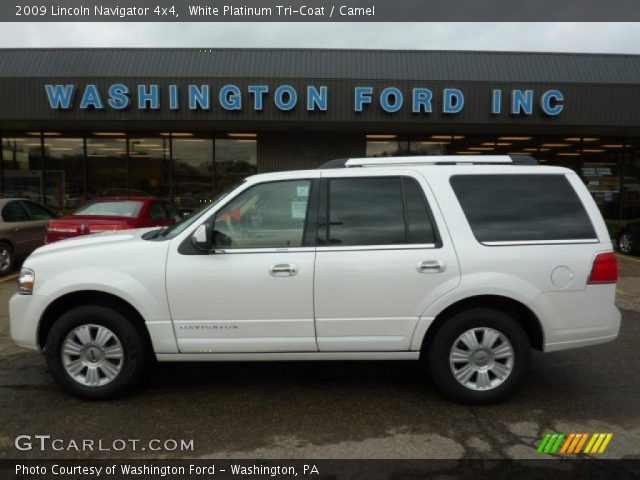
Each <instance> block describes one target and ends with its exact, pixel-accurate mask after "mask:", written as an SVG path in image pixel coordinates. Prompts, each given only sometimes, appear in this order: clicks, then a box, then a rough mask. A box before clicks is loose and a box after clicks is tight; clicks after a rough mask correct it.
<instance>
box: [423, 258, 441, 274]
mask: <svg viewBox="0 0 640 480" xmlns="http://www.w3.org/2000/svg"><path fill="white" fill-rule="evenodd" d="M417 267H418V272H420V273H440V272H444V271H445V270H446V269H447V264H446V263H445V261H444V260H425V261H423V262H418V265H417Z"/></svg>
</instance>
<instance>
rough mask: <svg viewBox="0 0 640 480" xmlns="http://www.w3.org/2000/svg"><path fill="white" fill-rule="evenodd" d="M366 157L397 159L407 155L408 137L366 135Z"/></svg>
mask: <svg viewBox="0 0 640 480" xmlns="http://www.w3.org/2000/svg"><path fill="white" fill-rule="evenodd" d="M366 155H367V157H397V156H402V155H409V139H408V137H400V136H399V135H391V134H384V135H378V134H371V135H367V152H366Z"/></svg>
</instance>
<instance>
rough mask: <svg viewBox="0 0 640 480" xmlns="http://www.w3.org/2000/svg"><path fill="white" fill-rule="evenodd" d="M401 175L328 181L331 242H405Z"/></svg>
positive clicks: (377, 243)
mask: <svg viewBox="0 0 640 480" xmlns="http://www.w3.org/2000/svg"><path fill="white" fill-rule="evenodd" d="M406 241H407V232H406V230H405V222H404V208H403V203H402V189H401V186H400V178H399V177H371V178H336V179H332V180H330V181H329V244H331V245H392V244H398V243H406Z"/></svg>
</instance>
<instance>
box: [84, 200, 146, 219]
mask: <svg viewBox="0 0 640 480" xmlns="http://www.w3.org/2000/svg"><path fill="white" fill-rule="evenodd" d="M141 208H142V202H136V201H131V200H126V201H122V202H92V203H87V204H86V205H83V206H82V207H80V208H79V209H77V210H76V211H75V212H73V215H106V216H111V217H134V218H135V217H137V216H138V213H140V209H141Z"/></svg>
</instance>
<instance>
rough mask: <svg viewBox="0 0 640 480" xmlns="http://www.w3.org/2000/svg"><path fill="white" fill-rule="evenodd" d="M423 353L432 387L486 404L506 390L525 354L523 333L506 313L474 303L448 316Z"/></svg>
mask: <svg viewBox="0 0 640 480" xmlns="http://www.w3.org/2000/svg"><path fill="white" fill-rule="evenodd" d="M426 353H427V359H428V362H429V370H430V372H431V376H432V378H433V380H434V382H435V383H436V385H437V386H438V388H439V389H440V390H441V391H442V392H443V393H444V394H445V395H446V396H447V397H449V398H450V399H451V400H454V401H457V402H460V403H466V404H489V403H497V402H500V401H502V400H504V399H506V398H508V397H509V396H511V395H512V394H513V393H514V392H515V391H516V390H517V388H518V387H519V386H520V385H521V383H522V381H523V380H524V377H525V374H526V372H527V370H528V368H529V364H530V360H531V346H530V344H529V339H528V337H527V335H526V333H525V332H524V330H523V329H522V327H521V326H520V325H519V324H518V323H517V321H516V320H515V319H514V318H512V317H511V316H510V315H508V314H506V313H504V312H502V311H499V310H494V309H491V308H474V309H472V310H467V311H464V312H460V313H458V314H456V315H454V316H452V317H451V318H448V319H447V320H446V321H445V323H444V324H443V325H442V327H441V328H440V329H439V330H438V332H436V334H435V337H434V338H433V342H431V347H430V349H429V351H428V352H426Z"/></svg>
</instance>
